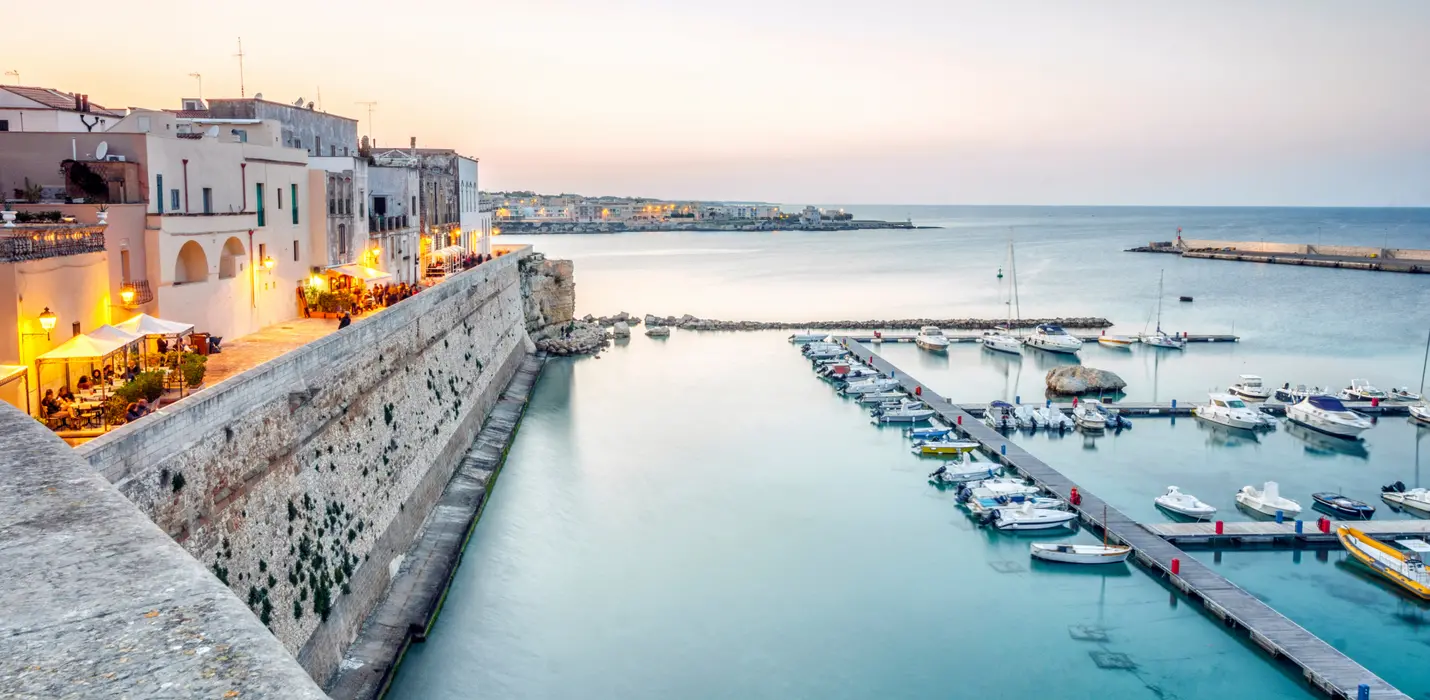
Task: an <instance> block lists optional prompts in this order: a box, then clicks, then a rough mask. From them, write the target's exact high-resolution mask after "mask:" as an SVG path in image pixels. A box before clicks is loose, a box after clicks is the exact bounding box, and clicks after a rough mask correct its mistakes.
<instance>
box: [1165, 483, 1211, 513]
mask: <svg viewBox="0 0 1430 700" xmlns="http://www.w3.org/2000/svg"><path fill="white" fill-rule="evenodd" d="M1152 502H1153V503H1155V504H1157V507H1158V508H1162V509H1163V510H1167V511H1170V512H1172V513H1176V514H1177V515H1181V516H1184V517H1188V518H1195V519H1197V520H1207V519H1209V518H1211V517H1212V516H1213V515H1216V508H1213V507H1212V506H1209V505H1207V504H1205V503H1203V502H1201V500H1200V499H1198V498H1197V497H1196V496H1193V495H1191V494H1189V493H1182V491H1181V489H1178V488H1177V487H1175V486H1168V487H1167V492H1166V493H1164V494H1162V495H1160V496H1158V497H1156V498H1154V499H1152Z"/></svg>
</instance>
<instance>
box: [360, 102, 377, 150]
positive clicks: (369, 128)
mask: <svg viewBox="0 0 1430 700" xmlns="http://www.w3.org/2000/svg"><path fill="white" fill-rule="evenodd" d="M357 104H360V105H367V140H368V141H373V138H372V110H373V109H374V108H376V107H377V102H358V103H357ZM373 143H376V141H373Z"/></svg>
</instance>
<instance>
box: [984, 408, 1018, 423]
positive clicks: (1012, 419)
mask: <svg viewBox="0 0 1430 700" xmlns="http://www.w3.org/2000/svg"><path fill="white" fill-rule="evenodd" d="M983 424H984V425H987V426H988V427H990V428H992V429H994V430H1014V429H1016V428H1017V427H1018V418H1017V415H1016V409H1014V408H1013V404H1010V403H1008V402H1007V401H994V402H993V403H990V404H988V410H986V411H984V412H983Z"/></svg>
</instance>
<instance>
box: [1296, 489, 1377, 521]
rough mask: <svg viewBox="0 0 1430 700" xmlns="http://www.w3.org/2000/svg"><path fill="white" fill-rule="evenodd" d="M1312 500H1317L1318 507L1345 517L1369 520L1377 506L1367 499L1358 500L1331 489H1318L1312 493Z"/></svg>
mask: <svg viewBox="0 0 1430 700" xmlns="http://www.w3.org/2000/svg"><path fill="white" fill-rule="evenodd" d="M1311 500H1313V501H1315V502H1316V507H1317V508H1319V509H1321V510H1327V511H1330V512H1332V513H1335V514H1336V515H1339V516H1341V517H1343V518H1354V519H1356V520H1369V519H1370V517H1371V516H1372V515H1375V507H1374V506H1372V505H1370V504H1368V503H1366V502H1365V501H1357V500H1356V499H1354V498H1350V497H1348V496H1343V495H1341V494H1339V493H1334V492H1331V491H1317V492H1316V493H1313V494H1311Z"/></svg>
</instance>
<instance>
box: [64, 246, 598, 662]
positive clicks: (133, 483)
mask: <svg viewBox="0 0 1430 700" xmlns="http://www.w3.org/2000/svg"><path fill="white" fill-rule="evenodd" d="M529 255H530V252H529V250H520V251H517V252H513V253H511V254H508V255H506V256H503V257H500V258H497V259H495V260H493V261H492V262H490V263H486V264H483V265H480V266H478V267H475V268H473V269H471V270H467V271H465V272H462V273H460V274H457V275H454V276H452V277H450V278H448V279H447V280H446V281H444V282H442V283H441V284H439V285H436V286H434V287H433V288H431V289H429V290H426V291H424V292H422V293H421V294H418V295H416V296H414V297H412V298H410V299H408V300H406V301H403V302H401V303H399V304H397V305H395V306H393V307H391V308H389V309H387V310H385V311H383V312H381V313H379V314H377V315H375V316H373V317H371V318H367V319H363V320H360V321H357V322H355V323H354V324H353V325H352V326H350V327H348V328H347V329H344V330H342V331H339V332H337V333H334V334H332V335H330V336H327V337H325V338H323V339H321V340H318V341H316V342H314V343H311V344H309V345H306V346H304V347H303V348H300V349H298V350H296V351H294V352H291V353H289V354H287V355H284V356H282V357H280V358H278V359H276V360H273V361H271V362H268V363H265V364H263V365H261V366H259V367H257V368H254V369H252V370H249V371H248V372H245V373H243V374H240V375H238V376H236V377H234V378H232V379H230V380H228V381H225V382H222V383H220V384H217V385H215V386H214V387H211V388H208V389H205V390H203V391H200V392H198V393H197V394H195V395H194V396H192V397H190V398H187V399H185V400H183V401H181V402H179V403H177V404H175V405H173V406H171V407H169V408H166V409H164V410H162V411H160V412H159V413H158V414H157V415H155V416H154V417H151V418H147V419H145V420H144V421H140V422H137V423H135V424H132V425H130V426H125V427H123V428H120V429H119V430H116V431H114V432H112V433H110V434H108V435H106V436H104V437H102V438H99V439H97V440H94V441H92V442H90V443H88V444H86V445H84V446H82V447H80V448H79V449H78V450H77V452H78V453H79V454H80V456H81V457H83V458H84V459H86V460H87V461H88V462H89V464H90V465H92V466H93V467H94V468H95V469H96V470H97V471H99V472H100V473H101V474H103V475H104V476H105V477H107V478H108V479H109V480H110V481H111V482H113V483H114V484H115V486H117V487H118V488H119V490H120V491H121V492H122V493H123V494H124V495H126V496H127V497H129V499H130V500H131V501H133V502H134V503H135V504H136V505H137V506H138V507H139V509H140V510H141V511H143V512H144V513H145V514H146V515H148V516H149V518H150V519H151V520H153V521H154V523H155V524H157V525H158V526H159V527H160V528H161V529H163V530H164V531H165V532H167V533H168V534H169V536H170V537H172V538H173V539H174V541H176V542H178V543H179V544H180V545H182V546H183V548H184V549H185V550H186V551H188V552H189V553H190V554H191V555H193V556H194V557H195V558H196V559H198V561H199V562H200V563H202V564H203V565H204V566H205V567H207V568H208V569H209V571H211V572H213V573H214V575H215V576H217V577H218V579H219V580H221V581H223V582H225V583H227V584H228V586H229V587H230V588H231V589H232V590H233V591H234V592H235V593H236V594H238V596H239V598H240V599H241V600H243V601H245V602H246V603H247V604H248V606H249V608H250V610H252V611H253V614H254V615H256V616H258V618H259V619H260V620H261V621H262V623H263V624H265V625H267V627H268V628H269V629H270V630H272V631H273V634H274V635H275V636H276V637H277V638H278V639H279V640H280V641H281V642H282V643H283V645H284V646H285V647H286V648H287V649H288V651H289V652H290V653H292V654H293V655H295V656H296V657H297V658H298V661H299V662H300V663H301V664H302V665H303V667H304V668H305V669H306V670H307V671H308V673H309V674H310V675H311V676H312V677H313V678H316V679H318V680H320V681H322V680H324V679H326V678H327V677H329V676H330V675H331V674H332V672H333V671H334V670H335V668H336V665H337V663H338V661H339V660H340V659H341V655H342V653H343V650H344V648H345V647H346V646H347V645H348V643H349V642H351V640H352V639H353V637H354V636H355V635H356V632H357V629H358V627H359V626H360V625H361V624H362V621H363V620H364V619H365V618H366V616H367V614H368V613H369V612H370V611H371V609H372V608H373V607H374V605H376V603H377V601H378V598H379V597H380V596H381V595H382V593H383V591H384V589H385V588H386V586H387V583H388V581H389V578H390V575H391V572H392V571H394V570H396V568H397V566H398V565H399V564H400V557H401V555H402V554H403V553H405V552H406V551H407V549H408V547H409V545H410V544H411V542H412V540H413V538H414V536H415V535H416V533H417V530H418V528H419V527H420V525H421V523H422V521H423V519H424V518H425V517H426V515H427V513H428V511H429V510H430V508H431V506H432V504H433V503H434V502H435V501H436V499H437V498H438V497H439V495H440V494H441V491H442V488H443V486H444V485H445V484H446V483H447V481H448V480H449V478H450V476H451V474H452V471H453V469H455V467H456V465H457V463H458V461H459V459H460V457H461V455H462V454H463V453H464V452H465V451H466V449H467V448H468V447H469V446H470V444H471V442H472V440H473V438H474V436H475V435H476V433H477V431H478V430H479V429H480V427H481V424H482V421H483V419H484V418H485V416H486V415H487V412H488V410H489V409H490V407H491V406H492V405H493V403H494V402H495V401H496V400H497V398H498V397H499V395H500V393H501V391H502V390H503V388H504V387H505V386H506V384H507V381H508V379H509V378H510V377H511V376H512V375H513V374H514V373H515V371H516V369H517V368H518V367H519V366H520V363H521V361H522V358H523V357H524V356H525V355H526V353H528V352H530V351H531V350H533V344H532V341H531V339H530V337H529V336H528V334H527V321H528V318H527V307H526V303H525V301H524V300H523V294H522V292H523V289H524V288H525V287H527V286H529V284H528V283H527V282H524V281H523V279H522V274H523V270H522V269H520V265H521V262H522V260H523V259H524V258H526V257H527V256H529ZM567 270H568V277H569V267H568V268H567ZM557 287H558V288H555V289H552V290H551V291H550V294H551V299H549V300H547V302H546V307H545V308H548V309H552V310H553V311H552V312H553V313H555V314H557V315H558V316H559V308H560V307H561V305H562V303H563V302H562V301H561V299H560V295H561V294H562V293H563V292H562V291H561V290H560V289H559V285H558V286H557ZM569 288H570V286H569V285H568V289H569Z"/></svg>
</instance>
